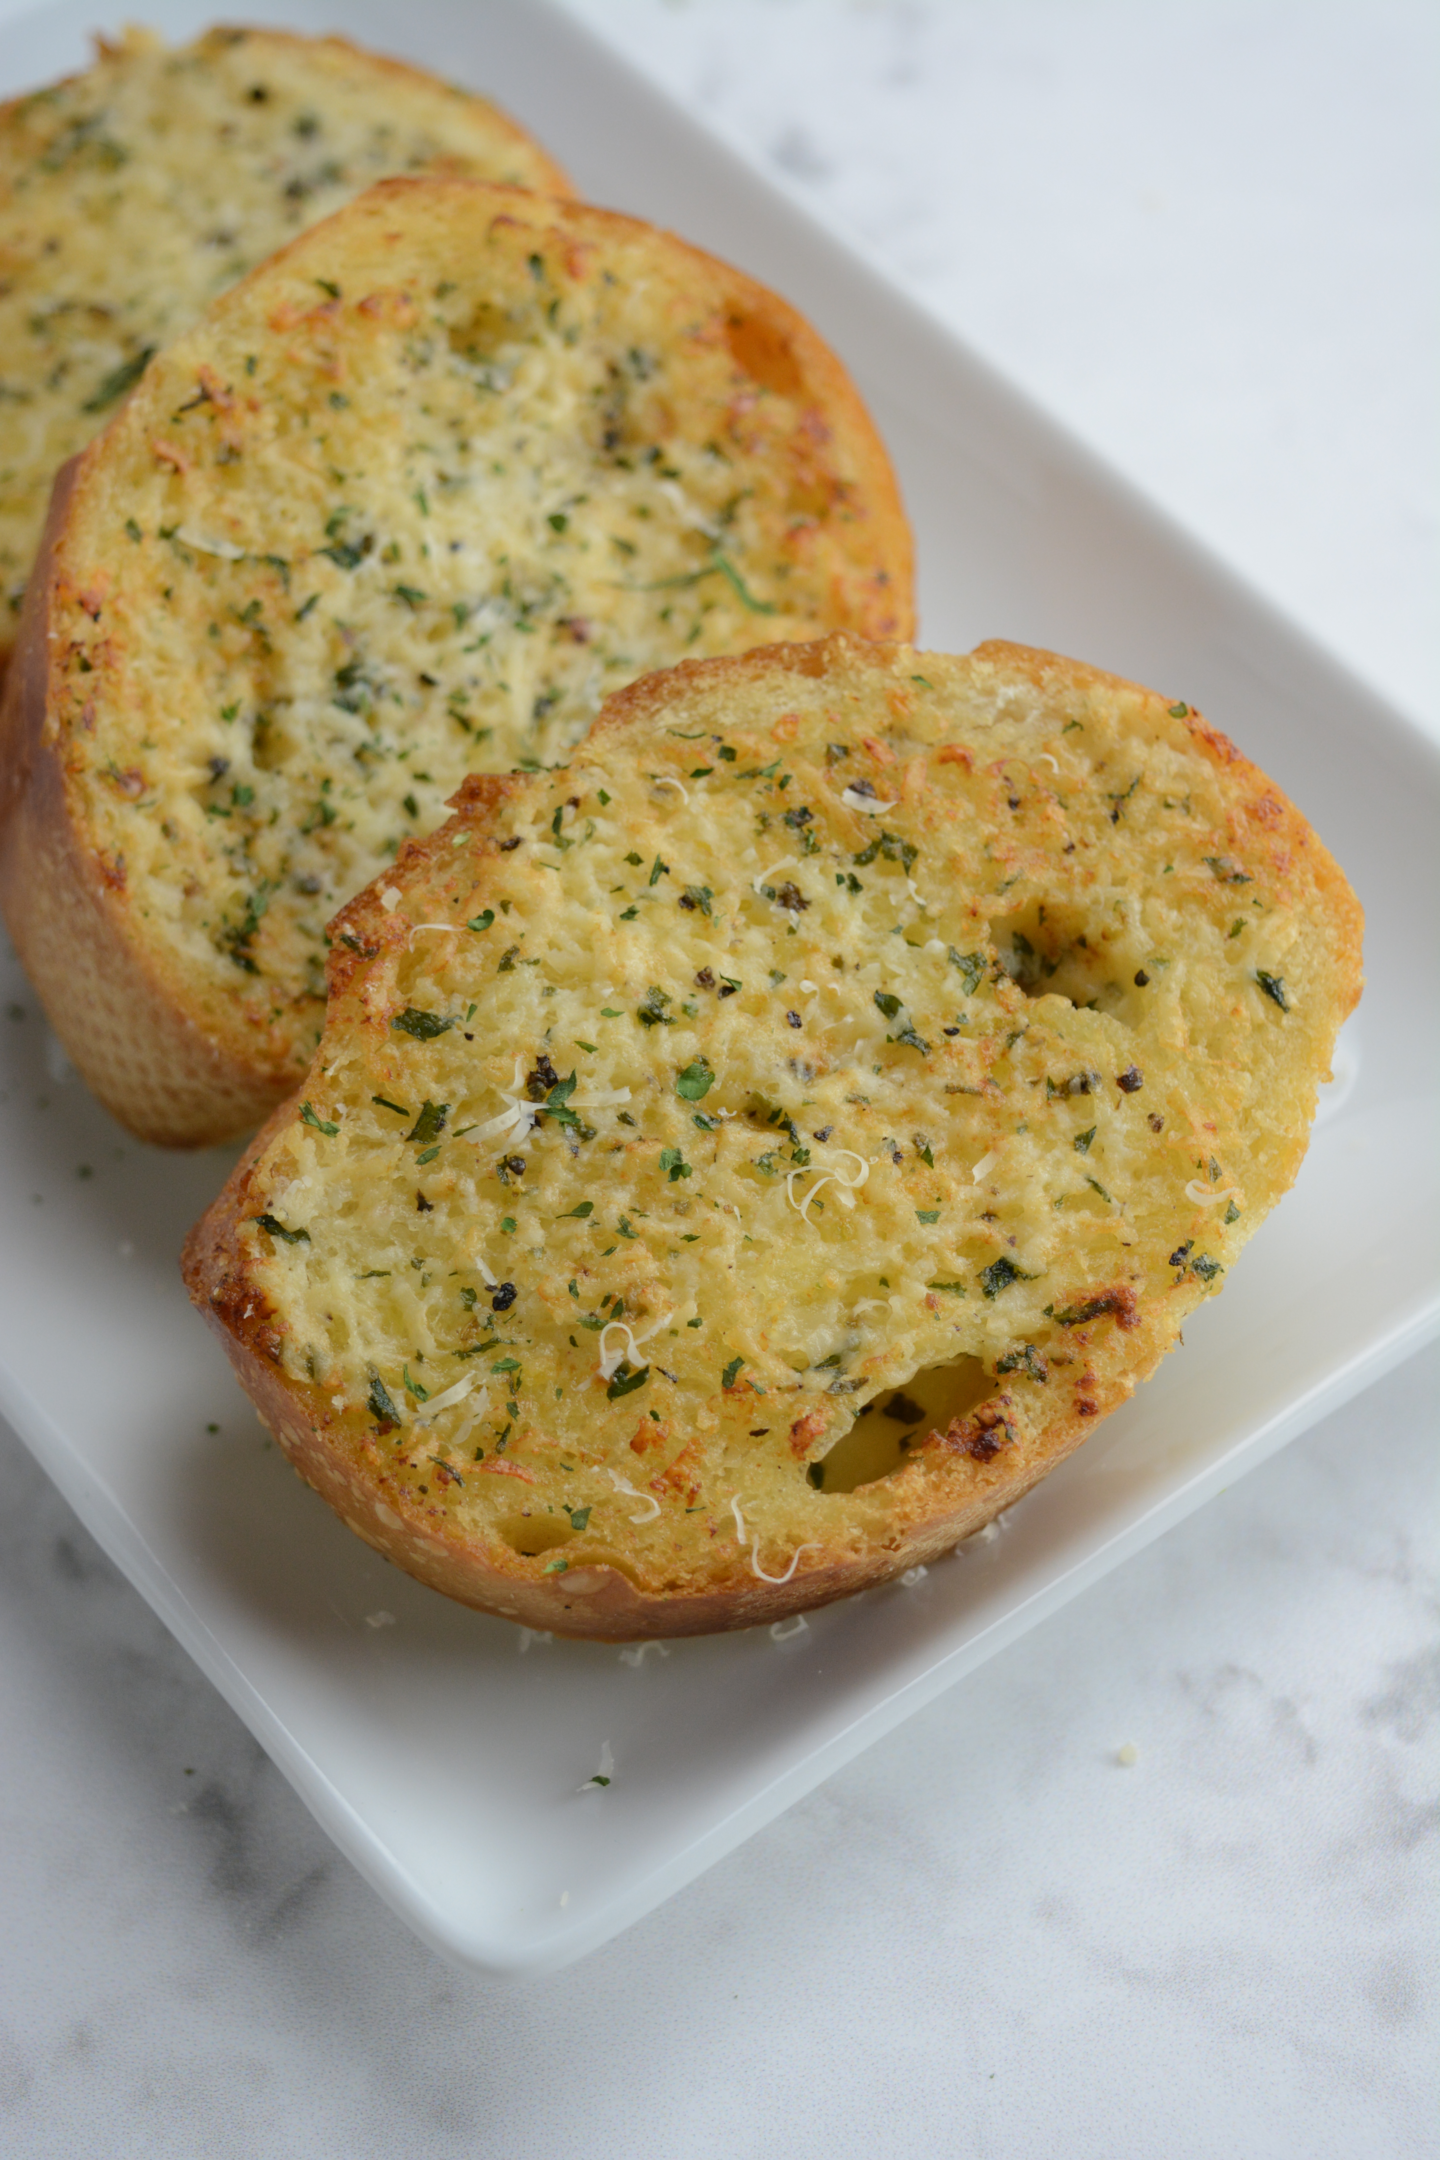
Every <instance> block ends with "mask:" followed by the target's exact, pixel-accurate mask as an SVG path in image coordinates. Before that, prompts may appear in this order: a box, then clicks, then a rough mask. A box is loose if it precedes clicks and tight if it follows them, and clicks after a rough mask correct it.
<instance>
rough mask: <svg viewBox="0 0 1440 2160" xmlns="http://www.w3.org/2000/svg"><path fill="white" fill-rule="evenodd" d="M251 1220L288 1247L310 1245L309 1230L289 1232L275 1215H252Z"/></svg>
mask: <svg viewBox="0 0 1440 2160" xmlns="http://www.w3.org/2000/svg"><path fill="white" fill-rule="evenodd" d="M250 1220H251V1222H253V1223H259V1225H260V1228H261V1229H262V1230H268V1231H269V1233H270V1235H271V1237H278V1238H280V1239H282V1240H283V1241H284V1243H285V1244H287V1245H308V1244H309V1243H310V1232H309V1231H308V1230H287V1229H286V1227H285V1225H284V1223H282V1222H279V1221H277V1220H276V1218H275V1217H274V1216H273V1215H252V1216H251V1218H250Z"/></svg>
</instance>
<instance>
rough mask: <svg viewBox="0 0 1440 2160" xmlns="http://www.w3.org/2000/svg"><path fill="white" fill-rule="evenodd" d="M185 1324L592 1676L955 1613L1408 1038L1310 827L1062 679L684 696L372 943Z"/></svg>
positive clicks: (1132, 715)
mask: <svg viewBox="0 0 1440 2160" xmlns="http://www.w3.org/2000/svg"><path fill="white" fill-rule="evenodd" d="M334 929H335V946H334V951H333V954H332V959H331V998H330V1008H329V1014H328V1017H327V1021H326V1027H325V1035H324V1040H323V1041H322V1043H321V1046H320V1050H319V1053H318V1055H317V1057H316V1060H315V1063H314V1065H313V1066H312V1068H311V1071H310V1073H309V1075H308V1077H307V1079H306V1081H305V1084H304V1087H303V1089H302V1090H301V1093H300V1094H299V1095H298V1096H297V1097H296V1099H295V1100H294V1101H293V1102H292V1103H290V1104H289V1105H288V1106H287V1107H286V1108H285V1109H283V1110H282V1111H280V1112H278V1113H277V1115H276V1116H275V1118H274V1120H273V1122H272V1123H271V1124H270V1126H269V1127H268V1129H267V1130H266V1131H265V1132H264V1133H262V1135H261V1136H260V1138H259V1139H258V1140H257V1142H256V1143H255V1145H254V1147H253V1148H252V1150H251V1152H250V1154H249V1156H248V1157H247V1159H246V1160H245V1162H244V1163H243V1164H242V1165H241V1167H240V1168H239V1169H238V1170H237V1172H236V1173H235V1175H234V1177H233V1178H232V1180H231V1182H230V1184H229V1185H228V1187H227V1188H226V1190H225V1192H224V1194H223V1195H222V1197H221V1198H220V1199H219V1200H218V1201H217V1202H216V1204H215V1206H214V1207H213V1208H212V1209H211V1211H210V1213H209V1214H208V1215H207V1216H206V1217H205V1219H204V1220H203V1221H202V1222H201V1224H200V1225H199V1226H198V1228H197V1229H196V1231H195V1232H194V1234H193V1235H192V1237H191V1240H190V1243H189V1246H188V1249H187V1253H186V1261H185V1268H186V1278H187V1281H188V1283H189V1287H190V1292H191V1295H192V1297H193V1298H194V1299H195V1301H196V1303H197V1304H198V1306H199V1307H200V1309H201V1311H202V1312H203V1313H204V1314H205V1315H206V1317H207V1318H208V1319H209V1320H210V1321H211V1323H212V1325H214V1326H215V1327H216V1328H217V1330H218V1331H219V1333H220V1335H221V1337H222V1339H223V1340H224V1342H225V1344H226V1347H227V1349H228V1350H229V1353H230V1355H231V1357H232V1359H233V1361H234V1363H235V1366H236V1369H237V1370H238V1372H239V1374H240V1377H241V1380H242V1382H243V1384H244V1385H245V1387H246V1388H247V1389H248V1390H249V1392H250V1394H251V1396H252V1398H253V1399H254V1401H255V1403H256V1404H257V1405H258V1407H259V1409H260V1412H261V1414H262V1416H263V1417H264V1418H265V1419H266V1420H267V1422H268V1423H269V1424H270V1425H271V1427H272V1428H273V1430H274V1431H275V1433H276V1435H277V1437H278V1438H279V1440H280V1442H281V1444H282V1445H283V1446H284V1447H285V1449H286V1450H287V1451H288V1453H289V1455H290V1457H291V1459H292V1461H293V1462H294V1463H295V1465H296V1467H297V1468H298V1469H299V1470H300V1472H301V1473H302V1475H303V1476H304V1477H306V1478H307V1479H308V1480H309V1481H310V1482H311V1483H312V1484H313V1485H314V1486H315V1487H316V1488H317V1489H318V1490H319V1491H320V1492H321V1493H322V1494H323V1495H324V1496H325V1497H326V1499H328V1500H329V1501H330V1502H331V1504H332V1505H333V1506H334V1507H335V1508H336V1509H337V1510H338V1511H339V1513H340V1514H341V1515H342V1516H343V1517H344V1519H345V1520H346V1521H347V1522H348V1523H349V1524H350V1525H351V1527H352V1528H353V1529H355V1530H357V1531H358V1532H359V1534H360V1535H361V1536H362V1537H364V1538H366V1539H368V1540H369V1541H370V1543H371V1544H373V1545H375V1546H376V1547H378V1548H379V1550H380V1551H382V1552H384V1553H386V1554H388V1555H389V1556H390V1558H391V1559H393V1560H394V1561H396V1562H397V1564H398V1565H399V1566H401V1567H403V1568H405V1569H407V1570H408V1571H409V1572H410V1573H411V1574H413V1575H416V1576H418V1577H419V1578H420V1579H421V1580H422V1581H424V1582H427V1583H430V1584H431V1585H433V1587H434V1588H436V1589H438V1590H442V1591H445V1592H446V1593H448V1594H449V1595H450V1596H452V1597H456V1598H459V1599H461V1600H463V1601H464V1602H466V1603H468V1604H472V1605H478V1606H481V1607H483V1608H485V1609H486V1610H488V1611H491V1612H497V1613H503V1614H506V1615H508V1616H509V1617H510V1618H512V1619H516V1620H521V1621H524V1622H526V1623H528V1624H529V1625H531V1626H533V1627H545V1628H554V1629H556V1630H558V1631H560V1632H562V1633H567V1634H576V1635H591V1636H615V1637H625V1636H641V1635H677V1634H685V1633H691V1632H704V1631H709V1630H712V1629H719V1628H732V1627H745V1626H749V1625H751V1624H753V1623H754V1622H756V1621H762V1620H767V1621H768V1620H774V1619H776V1618H778V1617H780V1616H782V1615H784V1614H786V1613H789V1612H793V1611H796V1610H797V1609H800V1608H802V1607H805V1606H811V1605H816V1604H820V1603H823V1602H825V1601H826V1600H828V1599H831V1598H836V1597H841V1596H843V1595H845V1594H846V1593H847V1592H849V1591H853V1590H857V1589H860V1588H863V1587H864V1586H866V1585H867V1584H871V1583H875V1582H879V1581H882V1580H884V1579H885V1578H886V1577H888V1576H892V1575H895V1574H896V1573H898V1572H899V1571H900V1570H902V1569H904V1568H907V1567H909V1566H911V1565H913V1564H915V1563H917V1562H922V1561H927V1560H930V1559H932V1558H934V1557H935V1556H936V1555H937V1554H939V1553H941V1552H943V1551H944V1550H945V1549H946V1548H947V1547H949V1546H952V1545H953V1544H954V1543H955V1542H956V1540H957V1539H960V1538H963V1537H966V1536H968V1535H969V1534H970V1533H971V1532H972V1531H974V1530H976V1529H978V1528H980V1527H981V1526H982V1525H983V1524H985V1523H986V1522H988V1521H989V1519H990V1518H991V1517H992V1516H993V1515H995V1514H996V1513H997V1512H998V1511H999V1510H1000V1509H1002V1508H1005V1507H1008V1506H1009V1505H1010V1503H1011V1502H1012V1501H1014V1500H1016V1499H1018V1498H1019V1497H1020V1495H1021V1494H1022V1493H1024V1492H1025V1491H1026V1490H1027V1489H1028V1488H1029V1487H1030V1486H1032V1485H1033V1484H1034V1483H1035V1482H1036V1480H1037V1479H1038V1478H1041V1477H1043V1476H1044V1474H1045V1473H1046V1471H1047V1470H1049V1469H1051V1468H1052V1467H1053V1466H1054V1464H1056V1463H1057V1462H1059V1461H1060V1460H1061V1459H1062V1457H1064V1456H1065V1455H1067V1454H1068V1453H1069V1452H1070V1450H1071V1449H1072V1448H1074V1447H1075V1446H1076V1445H1077V1444H1078V1443H1079V1442H1080V1441H1081V1440H1082V1439H1083V1438H1084V1437H1085V1435H1086V1434H1087V1433H1088V1432H1089V1431H1091V1430H1092V1429H1093V1427H1094V1424H1095V1421H1096V1419H1097V1418H1099V1417H1101V1416H1103V1415H1104V1414H1105V1413H1106V1412H1107V1411H1108V1410H1110V1409H1112V1408H1113V1407H1114V1406H1115V1405H1116V1404H1117V1403H1120V1402H1123V1401H1124V1399H1125V1398H1126V1397H1127V1396H1128V1395H1129V1394H1130V1393H1131V1391H1132V1389H1133V1388H1134V1387H1135V1385H1136V1383H1137V1382H1138V1381H1140V1380H1142V1379H1144V1378H1145V1376H1146V1375H1147V1374H1148V1373H1149V1372H1150V1371H1151V1370H1152V1369H1153V1367H1154V1366H1155V1364H1156V1362H1157V1361H1158V1359H1159V1358H1160V1357H1161V1356H1162V1355H1163V1354H1164V1352H1165V1351H1167V1350H1168V1349H1170V1348H1171V1347H1172V1346H1173V1345H1174V1344H1175V1343H1176V1341H1177V1340H1178V1337H1179V1331H1180V1325H1181V1322H1182V1321H1183V1320H1184V1318H1185V1316H1186V1315H1187V1314H1188V1313H1190V1312H1191V1311H1193V1309H1194V1308H1195V1306H1196V1305H1197V1304H1198V1303H1199V1302H1200V1300H1201V1299H1202V1298H1205V1297H1209V1296H1212V1295H1214V1294H1215V1293H1216V1292H1217V1291H1218V1290H1219V1289H1220V1288H1221V1286H1222V1284H1223V1283H1224V1280H1225V1277H1226V1275H1227V1273H1228V1271H1229V1270H1230V1269H1231V1268H1232V1267H1233V1265H1234V1263H1235V1260H1236V1257H1237V1255H1238V1253H1239V1250H1240V1247H1241V1246H1242V1244H1243V1243H1244V1242H1245V1240H1246V1238H1248V1237H1249V1235H1250V1234H1251V1232H1252V1231H1253V1230H1254V1229H1255V1228H1256V1227H1257V1226H1258V1224H1259V1223H1260V1222H1261V1221H1262V1220H1263V1218H1264V1217H1265V1215H1266V1214H1267V1212H1268V1211H1269V1209H1270V1208H1271V1207H1272V1206H1273V1205H1274V1203H1275V1201H1276V1200H1277V1199H1278V1198H1279V1196H1280V1195H1281V1193H1283V1192H1284V1190H1285V1188H1286V1187H1287V1186H1288V1185H1289V1184H1290V1182H1291V1180H1292V1178H1293V1177H1294V1175H1295V1172H1296V1169H1297V1168H1298V1166H1299V1163H1300V1160H1301V1157H1302V1156H1303V1154H1304V1151H1305V1145H1306V1139H1307V1134H1308V1130H1309V1126H1310V1122H1311V1118H1312V1116H1313V1113H1314V1109H1315V1102H1316V1088H1317V1084H1318V1082H1319V1081H1320V1080H1321V1079H1322V1078H1323V1077H1324V1076H1325V1073H1326V1070H1327V1066H1328V1062H1329V1058H1330V1054H1331V1048H1332V1045H1333V1043H1334V1039H1335V1033H1336V1030H1337V1028H1338V1026H1339V1024H1340V1021H1341V1020H1342V1019H1343V1017H1344V1015H1345V1014H1346V1013H1347V1012H1348V1011H1349V1009H1350V1007H1351V1006H1352V1005H1353V1003H1354V1002H1355V999H1356V997H1357V995H1358V993H1359V987H1360V911H1359V908H1358V906H1357V905H1356V902H1355V900H1354V897H1353V895H1352V894H1351V892H1350V890H1349V887H1348V886H1347V885H1346V883H1345V880H1344V878H1343V877H1342V876H1341V874H1340V872H1339V870H1338V869H1337V868H1336V866H1335V864H1334V863H1333V862H1332V860H1331V858H1330V857H1329V855H1327V853H1326V852H1325V849H1324V848H1323V847H1322V846H1321V845H1320V843H1319V841H1318V840H1317V839H1316V837H1315V835H1314V834H1313V832H1311V830H1310V828H1309V827H1308V826H1307V825H1306V823H1305V821H1304V819H1303V818H1302V817H1301V816H1300V815H1299V813H1298V812H1297V811H1295V810H1294V809H1293V808H1292V807H1291V806H1290V804H1289V803H1287V802H1286V801H1285V800H1284V798H1283V797H1282V796H1281V795H1280V794H1279V792H1278V790H1277V789H1275V788H1274V787H1273V786H1272V785H1271V784H1270V783H1269V782H1268V781H1267V780H1266V779H1265V777H1264V775H1263V774H1262V773H1259V772H1257V771H1256V769H1255V767H1254V766H1253V765H1251V764H1249V763H1247V761H1246V760H1245V759H1244V758H1243V757H1241V756H1240V755H1239V754H1238V752H1237V751H1235V750H1234V749H1233V748H1232V746H1231V745H1230V744H1229V743H1228V742H1227V741H1226V740H1225V738H1224V737H1223V736H1221V735H1218V734H1216V733H1214V732H1213V731H1212V730H1211V729H1210V728H1208V727H1207V726H1206V725H1205V724H1204V722H1203V721H1202V720H1201V719H1200V717H1199V715H1198V714H1196V713H1194V712H1192V711H1190V710H1189V709H1187V707H1186V706H1185V705H1183V704H1175V703H1172V702H1171V701H1170V700H1168V699H1166V698H1163V697H1157V696H1154V695H1153V694H1152V693H1150V692H1149V691H1146V690H1140V689H1137V688H1135V687H1134V686H1133V685H1131V684H1128V683H1124V682H1119V681H1116V680H1114V679H1113V678H1111V677H1109V676H1105V675H1101V674H1097V673H1095V672H1094V671H1092V670H1091V669H1089V668H1084V667H1079V666H1076V665H1074V664H1073V663H1071V662H1069V661H1066V660H1061V659H1057V658H1055V657H1054V656H1052V655H1050V654H1045V653H1036V652H1028V651H1025V650H1022V649H1019V648H1017V647H1014V646H1007V645H986V646H981V647H980V648H979V650H978V651H977V652H975V653H973V654H972V655H971V656H970V657H969V658H968V659H949V658H945V657H943V656H941V655H938V654H933V653H916V652H913V651H911V650H908V649H906V648H904V647H879V646H865V645H863V644H861V643H859V642H858V641H856V640H853V639H849V638H844V637H837V638H832V639H830V640H828V641H826V642H823V643H820V644H815V645H810V646H792V647H788V648H781V649H778V650H774V651H769V652H761V653H753V654H750V655H748V656H746V657H744V658H739V659H733V660H724V661H712V662H708V663H704V664H700V665H685V666H681V667H678V668H676V669H674V670H672V671H671V672H670V673H668V674H664V675H657V676H652V677H650V678H649V679H648V680H646V681H644V682H641V683H637V684H636V685H635V686H634V687H633V688H631V689H630V690H628V691H627V692H625V693H624V694H623V695H621V696H619V697H617V698H615V699H613V700H612V701H611V702H610V704H609V705H608V706H607V708H606V710H605V713H604V714H603V716H602V718H601V721H600V723H599V725H598V726H597V728H596V729H595V731H594V733H593V734H592V735H591V737H590V739H589V740H588V742H587V743H586V744H585V745H584V746H583V748H582V749H581V750H580V751H579V752H578V753H577V755H576V757H575V759H574V760H573V762H572V763H571V765H570V766H569V768H568V770H566V771H563V772H557V773H543V774H535V775H520V776H515V777H512V778H506V779H483V780H482V779H475V780H471V781H468V782H467V783H466V785H465V787H464V789H463V790H462V791H461V793H460V795H459V797H458V798H457V814H456V816H455V818H454V819H453V820H452V822H451V823H450V824H449V825H447V826H444V827H442V828H441V830H440V831H438V832H437V833H435V834H434V835H433V836H432V837H431V838H430V839H428V840H426V841H424V842H422V843H420V844H418V845H416V846H412V847H409V848H407V849H406V850H405V851H404V853H403V854H402V856H401V859H400V861H399V863H398V864H397V866H396V868H395V871H394V874H393V876H392V877H391V878H389V879H388V880H381V881H378V882H377V883H376V884H375V885H373V886H371V887H370V889H369V890H368V891H367V892H364V893H362V894H361V895H360V896H359V897H358V898H357V899H356V900H354V901H352V903H351V904H350V906H349V907H348V908H346V909H345V910H344V911H343V912H342V914H341V915H340V916H339V917H338V918H337V920H336V923H335V925H334Z"/></svg>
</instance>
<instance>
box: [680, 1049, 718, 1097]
mask: <svg viewBox="0 0 1440 2160" xmlns="http://www.w3.org/2000/svg"><path fill="white" fill-rule="evenodd" d="M714 1084H715V1074H714V1072H713V1070H712V1069H711V1066H710V1064H709V1062H708V1061H707V1060H706V1059H705V1058H703V1057H698V1058H696V1059H695V1060H694V1062H693V1063H692V1064H689V1065H687V1066H686V1067H685V1070H684V1071H683V1072H682V1073H680V1074H678V1075H677V1077H676V1081H675V1092H676V1094H677V1095H679V1096H681V1097H683V1099H684V1100H685V1101H686V1102H699V1101H700V1099H701V1097H702V1096H704V1095H707V1094H708V1093H709V1091H710V1089H711V1088H712V1087H713V1086H714Z"/></svg>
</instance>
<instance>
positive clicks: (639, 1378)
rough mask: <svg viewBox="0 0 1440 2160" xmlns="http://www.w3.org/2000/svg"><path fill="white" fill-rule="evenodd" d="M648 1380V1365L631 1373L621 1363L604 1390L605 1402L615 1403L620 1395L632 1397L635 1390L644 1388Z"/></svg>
mask: <svg viewBox="0 0 1440 2160" xmlns="http://www.w3.org/2000/svg"><path fill="white" fill-rule="evenodd" d="M649 1378H650V1367H649V1366H648V1365H642V1366H641V1367H640V1368H639V1370H638V1371H636V1372H631V1370H630V1367H629V1365H628V1364H626V1363H623V1362H622V1363H621V1364H620V1366H619V1367H618V1368H617V1369H616V1372H615V1375H614V1378H613V1379H612V1380H611V1382H610V1384H609V1386H608V1387H607V1388H606V1390H605V1400H606V1401H607V1402H616V1401H618V1400H619V1398H620V1397H621V1396H622V1395H633V1394H634V1393H635V1390H636V1389H637V1388H642V1387H644V1385H645V1383H646V1381H647V1380H648V1379H649Z"/></svg>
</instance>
